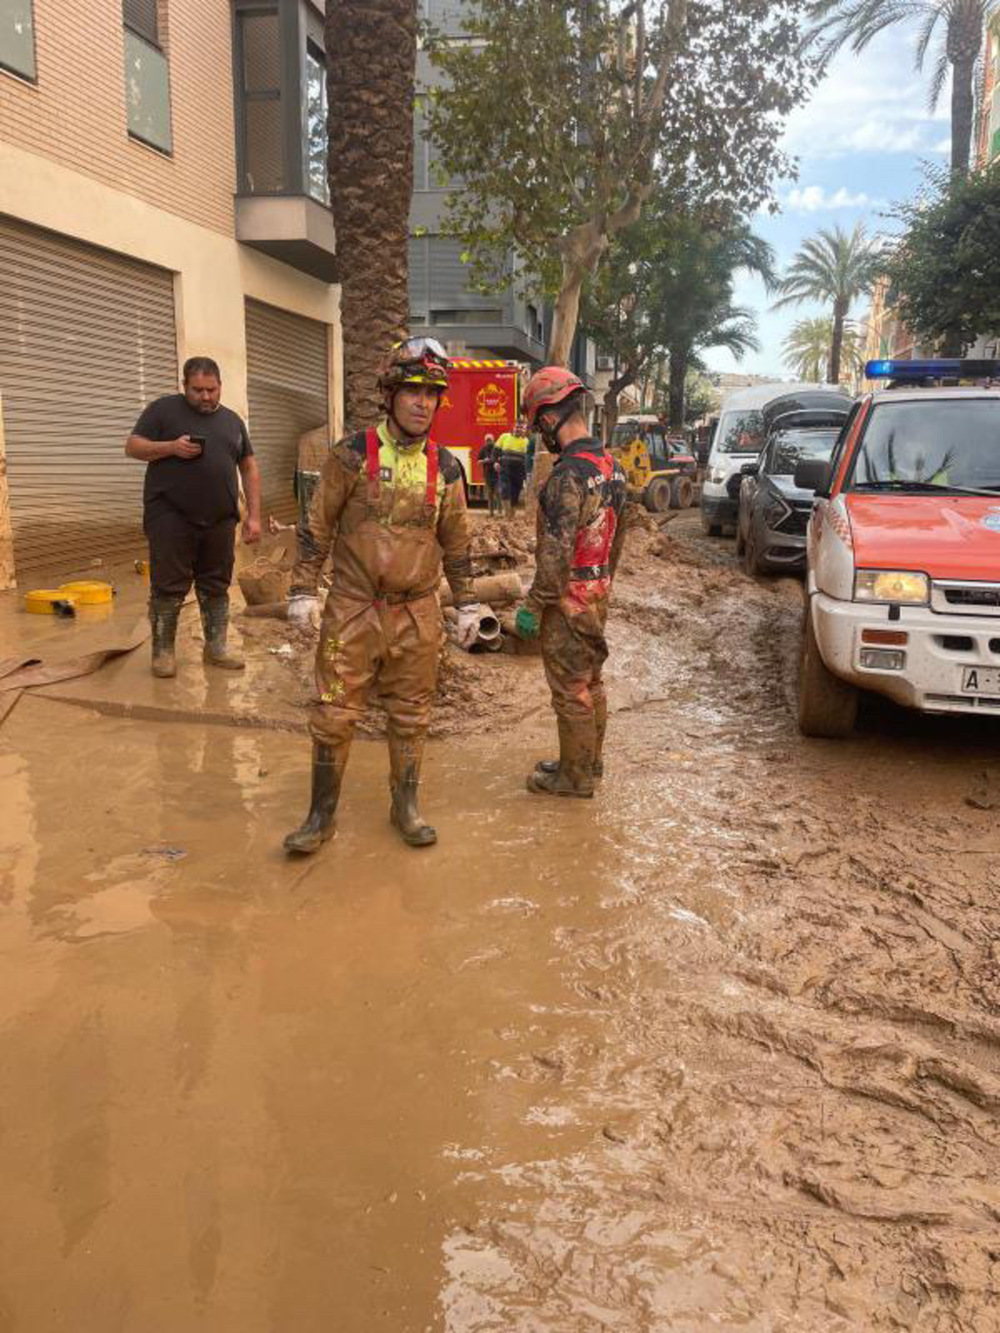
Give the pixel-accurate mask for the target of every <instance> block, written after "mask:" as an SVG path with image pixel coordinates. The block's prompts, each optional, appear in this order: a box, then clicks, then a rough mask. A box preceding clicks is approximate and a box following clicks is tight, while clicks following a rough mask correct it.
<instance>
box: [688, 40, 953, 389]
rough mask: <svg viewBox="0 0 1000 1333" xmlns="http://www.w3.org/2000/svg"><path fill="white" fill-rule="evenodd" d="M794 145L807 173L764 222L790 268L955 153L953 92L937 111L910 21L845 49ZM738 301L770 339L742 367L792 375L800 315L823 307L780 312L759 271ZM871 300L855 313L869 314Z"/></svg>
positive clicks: (725, 365) (717, 358) (907, 191)
mask: <svg viewBox="0 0 1000 1333" xmlns="http://www.w3.org/2000/svg"><path fill="white" fill-rule="evenodd" d="M931 63H932V62H931V61H930V59H929V60H928V64H931ZM785 147H786V149H787V151H788V152H789V153H791V154H794V155H795V156H796V157H797V158H798V160H799V177H798V180H797V181H784V182H782V183H781V184H780V185H779V187H778V191H777V194H778V199H779V201H780V204H781V213H780V214H779V215H778V216H776V217H769V216H767V215H761V216H759V217H758V218H757V219H756V221H755V227H756V230H757V231H758V232H759V234H760V235H761V236H763V237H764V238H765V239H766V240H768V241H770V243H771V244H772V245H773V246H774V248H775V251H776V252H777V256H778V263H779V265H780V266H781V267H782V268H784V267H785V266H786V265H787V264H788V262H789V260H790V259H791V258H792V256H793V255H794V254H795V252H796V250H797V249H798V247H799V245H800V244H801V243H802V241H803V240H805V238H806V237H807V236H810V235H812V234H813V233H814V232H816V231H818V230H819V229H820V228H823V227H832V226H834V225H837V224H839V225H840V226H841V227H844V228H846V229H848V230H850V229H851V228H852V227H853V226H854V224H855V222H856V221H858V220H859V219H863V220H865V221H866V223H867V224H868V226H869V227H870V229H872V230H873V231H878V230H881V229H884V228H885V227H886V226H887V225H889V224H887V223H886V222H885V221H884V220H883V219H881V218H880V217H879V213H880V212H884V211H885V210H886V208H887V207H888V206H890V205H891V204H892V203H893V202H895V201H898V200H901V199H905V198H908V197H910V196H911V195H913V194H914V193H915V192H916V191H917V189H918V188H919V186H920V182H921V167H922V164H924V163H926V162H934V163H937V164H942V163H946V162H947V160H948V153H949V150H950V142H949V122H948V91H947V89H946V90H945V95H944V97H943V98H942V100H941V105H940V106H939V107H938V110H937V112H936V114H935V115H934V116H931V115H930V114H929V113H928V111H927V83H926V80H925V78H924V77H923V76H921V75H919V74H917V73H916V72H915V71H914V68H913V33H912V31H908V30H907V29H906V28H905V27H902V26H901V27H900V28H898V29H896V30H895V31H894V32H891V33H888V34H884V35H883V36H882V37H881V38H880V39H878V40H877V41H876V42H874V43H873V44H872V45H871V46H870V47H869V48H868V50H867V51H865V53H864V54H863V55H862V56H854V55H851V54H849V53H843V54H841V55H840V56H838V58H837V59H836V61H835V62H834V63H833V65H831V67H830V72H829V74H828V75H827V77H826V78H825V79H824V81H823V82H822V83H821V84H820V85H819V86H818V88H817V89H816V92H815V93H814V95H813V98H812V100H811V101H810V102H809V103H808V104H807V105H806V106H804V107H802V108H801V109H800V110H799V111H797V112H795V113H794V115H793V116H792V117H791V119H790V121H789V124H788V128H787V131H786V134H785ZM737 300H738V301H739V302H740V304H743V305H748V306H750V307H752V308H753V309H754V310H756V311H757V314H758V318H759V336H760V341H761V351H760V352H759V353H751V354H750V355H748V356H747V357H746V358H745V359H744V360H743V361H742V362H741V363H740V366H739V369H741V370H747V371H753V372H755V373H759V374H775V375H779V374H780V375H787V374H788V371H787V370H786V368H785V367H784V366H783V364H782V352H781V342H782V339H783V338H784V336H785V334H786V333H787V332H788V330H789V328H790V327H791V325H792V324H793V323H794V322H795V320H796V319H800V318H802V317H803V316H804V315H810V314H817V313H819V311H818V310H814V309H811V308H810V307H808V306H801V307H792V308H791V309H790V310H781V311H771V310H769V309H768V305H769V301H768V297H767V295H766V293H765V291H764V289H763V287H762V285H761V284H760V282H759V281H756V280H752V279H749V278H746V279H742V280H740V282H739V284H738V290H737ZM866 304H867V303H862V305H861V306H860V307H859V308H858V309H857V310H856V311H855V312H854V314H855V315H856V316H860V315H863V314H864V312H865V308H866ZM706 360H707V361H708V363H709V365H710V366H711V367H712V369H714V370H734V369H736V368H737V367H736V364H735V362H734V361H733V359H732V357H731V356H730V355H729V353H727V352H723V351H711V352H709V353H708V354H707V356H706Z"/></svg>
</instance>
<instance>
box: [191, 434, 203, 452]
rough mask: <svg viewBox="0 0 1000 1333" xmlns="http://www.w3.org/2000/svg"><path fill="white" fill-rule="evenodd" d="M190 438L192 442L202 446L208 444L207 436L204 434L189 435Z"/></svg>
mask: <svg viewBox="0 0 1000 1333" xmlns="http://www.w3.org/2000/svg"><path fill="white" fill-rule="evenodd" d="M188 439H189V440H190V441H191V443H192V444H200V445H201V447H202V448H203V449H204V447H205V444H206V437H205V436H204V435H189V436H188Z"/></svg>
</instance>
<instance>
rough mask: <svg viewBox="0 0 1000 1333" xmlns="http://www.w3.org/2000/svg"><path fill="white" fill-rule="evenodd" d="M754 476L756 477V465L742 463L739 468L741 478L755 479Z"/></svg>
mask: <svg viewBox="0 0 1000 1333" xmlns="http://www.w3.org/2000/svg"><path fill="white" fill-rule="evenodd" d="M756 475H757V464H756V463H744V464H743V466H742V467H741V468H740V476H741V477H756Z"/></svg>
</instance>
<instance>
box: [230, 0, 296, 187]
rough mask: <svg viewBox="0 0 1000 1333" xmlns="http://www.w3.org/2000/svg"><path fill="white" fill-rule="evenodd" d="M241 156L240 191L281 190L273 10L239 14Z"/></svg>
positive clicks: (281, 129)
mask: <svg viewBox="0 0 1000 1333" xmlns="http://www.w3.org/2000/svg"><path fill="white" fill-rule="evenodd" d="M238 23H239V30H238V39H239V53H240V55H239V63H240V80H241V86H240V88H239V90H238V91H239V102H240V106H241V108H242V111H241V115H242V139H243V152H242V164H241V173H240V174H241V177H242V180H241V189H243V190H245V191H246V192H247V193H248V194H280V193H281V192H282V191H283V190H284V189H285V121H284V112H283V104H282V98H281V27H280V21H279V16H278V13H277V10H273V11H271V12H269V13H263V14H262V13H259V12H254V11H248V12H247V13H240V14H239V15H238Z"/></svg>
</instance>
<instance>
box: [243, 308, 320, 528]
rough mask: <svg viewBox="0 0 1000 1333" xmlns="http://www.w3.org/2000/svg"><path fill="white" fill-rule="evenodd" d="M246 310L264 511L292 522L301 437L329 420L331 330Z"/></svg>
mask: <svg viewBox="0 0 1000 1333" xmlns="http://www.w3.org/2000/svg"><path fill="white" fill-rule="evenodd" d="M246 306H247V400H248V406H249V408H250V421H249V426H250V439H251V441H252V442H253V450H254V454H255V455H256V457H257V463H258V465H259V467H260V476H261V493H262V500H263V513H264V517H265V518H266V517H267V515H268V514H273V515H274V517H275V518H277V519H281V520H283V521H285V522H292V521H293V520H294V519H295V516H296V509H295V492H294V489H293V487H294V478H295V467H296V462H297V460H298V451H299V436H301V435H303V434H304V433H305V432H306V431H308V430H315V429H316V427H317V426H322V425H324V424H325V423H326V421H327V419H328V405H327V348H326V336H327V327H326V325H325V324H320V323H319V322H318V321H317V320H315V319H304V318H303V317H302V316H301V315H290V314H289V313H288V312H287V311H285V310H276V309H275V308H274V306H269V305H262V304H261V303H260V302H259V301H247V303H246Z"/></svg>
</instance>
